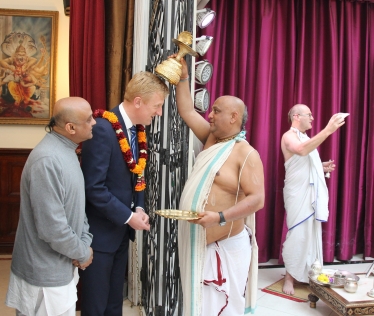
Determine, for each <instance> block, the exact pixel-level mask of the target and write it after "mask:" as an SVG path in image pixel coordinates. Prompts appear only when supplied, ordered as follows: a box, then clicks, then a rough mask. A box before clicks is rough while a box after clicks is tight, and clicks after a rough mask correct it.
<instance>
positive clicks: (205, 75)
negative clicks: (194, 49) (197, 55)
mask: <svg viewBox="0 0 374 316" xmlns="http://www.w3.org/2000/svg"><path fill="white" fill-rule="evenodd" d="M195 66H196V69H195V79H196V82H197V83H198V84H202V85H205V84H206V83H207V82H208V81H209V80H210V78H212V74H213V66H212V64H211V63H209V62H208V61H207V60H202V61H198V62H197V63H195Z"/></svg>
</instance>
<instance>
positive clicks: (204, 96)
mask: <svg viewBox="0 0 374 316" xmlns="http://www.w3.org/2000/svg"><path fill="white" fill-rule="evenodd" d="M209 103H210V95H209V92H208V90H207V89H205V88H201V89H197V90H196V91H195V109H196V110H197V111H198V112H200V113H205V112H206V111H207V110H208V108H209Z"/></svg>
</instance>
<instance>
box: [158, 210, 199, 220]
mask: <svg viewBox="0 0 374 316" xmlns="http://www.w3.org/2000/svg"><path fill="white" fill-rule="evenodd" d="M155 213H156V214H157V215H160V216H162V217H165V218H171V219H178V220H186V221H190V220H194V219H199V216H198V215H197V212H193V211H182V210H172V209H166V210H157V211H155Z"/></svg>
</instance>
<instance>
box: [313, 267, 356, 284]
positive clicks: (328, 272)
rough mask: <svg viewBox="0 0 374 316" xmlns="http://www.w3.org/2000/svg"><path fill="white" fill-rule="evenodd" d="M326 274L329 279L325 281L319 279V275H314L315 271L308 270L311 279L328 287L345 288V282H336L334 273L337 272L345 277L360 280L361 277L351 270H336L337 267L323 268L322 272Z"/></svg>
mask: <svg viewBox="0 0 374 316" xmlns="http://www.w3.org/2000/svg"><path fill="white" fill-rule="evenodd" d="M322 273H323V274H326V275H327V276H328V277H329V281H328V282H326V283H324V282H321V281H319V280H318V279H317V277H318V275H314V273H313V271H312V270H310V271H309V272H308V275H309V279H310V280H312V281H313V282H314V283H317V284H319V285H322V286H327V287H336V288H337V287H341V288H343V287H344V282H343V283H338V284H335V282H334V275H335V273H338V274H339V275H341V276H344V277H345V278H352V279H355V280H356V281H359V280H360V278H359V277H358V276H357V275H356V274H353V273H351V272H349V271H344V270H335V269H322V272H321V274H322Z"/></svg>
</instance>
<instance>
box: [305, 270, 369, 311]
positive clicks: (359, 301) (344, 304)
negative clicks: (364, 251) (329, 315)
mask: <svg viewBox="0 0 374 316" xmlns="http://www.w3.org/2000/svg"><path fill="white" fill-rule="evenodd" d="M359 277H360V280H359V282H358V289H357V292H356V293H348V292H345V291H344V289H343V288H330V287H327V286H323V285H319V284H318V283H315V282H314V281H312V280H309V286H310V289H311V291H312V293H311V294H309V297H308V298H309V301H310V307H311V308H315V307H316V303H317V301H318V299H321V300H322V301H324V302H325V303H326V304H327V306H329V307H330V308H331V309H332V310H333V311H334V312H336V313H337V314H338V315H342V316H352V315H374V298H372V297H370V296H368V295H366V293H367V292H368V291H369V290H370V289H371V288H372V287H373V280H374V278H373V277H370V278H366V277H365V275H359Z"/></svg>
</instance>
